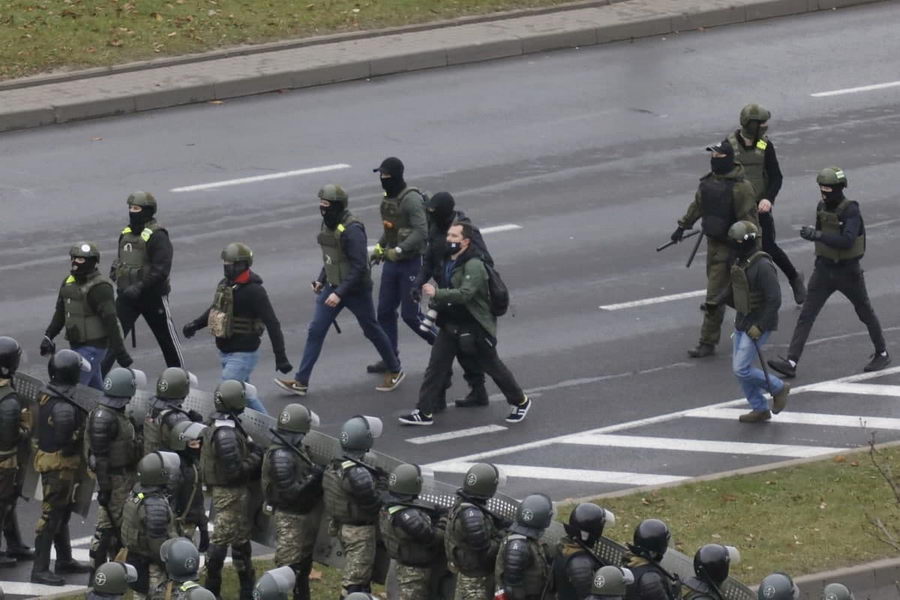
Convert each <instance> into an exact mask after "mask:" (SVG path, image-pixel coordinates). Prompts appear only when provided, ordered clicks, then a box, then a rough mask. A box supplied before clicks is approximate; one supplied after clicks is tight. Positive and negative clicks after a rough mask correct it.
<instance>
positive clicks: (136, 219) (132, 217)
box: [128, 212, 147, 233]
mask: <svg viewBox="0 0 900 600" xmlns="http://www.w3.org/2000/svg"><path fill="white" fill-rule="evenodd" d="M146 222H147V219H146V215H144V213H143V212H138V213H133V212H130V213H128V226H129V227H131V231H133V232H135V233H137V232H139V231H143V229H144V223H146Z"/></svg>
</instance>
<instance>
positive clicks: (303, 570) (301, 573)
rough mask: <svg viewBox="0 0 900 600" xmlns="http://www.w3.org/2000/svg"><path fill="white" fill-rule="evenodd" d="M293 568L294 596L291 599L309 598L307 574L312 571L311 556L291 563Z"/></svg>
mask: <svg viewBox="0 0 900 600" xmlns="http://www.w3.org/2000/svg"><path fill="white" fill-rule="evenodd" d="M291 568H292V569H293V570H294V576H295V579H294V598H293V600H310V599H311V598H312V597H311V596H310V593H309V574H310V573H311V572H312V557H311V556H310V557H308V558H306V559H304V560H302V561H301V562H299V563H295V564H293V565H291Z"/></svg>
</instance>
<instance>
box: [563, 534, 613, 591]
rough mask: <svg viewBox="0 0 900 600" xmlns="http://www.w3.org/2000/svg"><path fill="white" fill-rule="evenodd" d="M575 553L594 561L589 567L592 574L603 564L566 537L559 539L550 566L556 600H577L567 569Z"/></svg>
mask: <svg viewBox="0 0 900 600" xmlns="http://www.w3.org/2000/svg"><path fill="white" fill-rule="evenodd" d="M575 555H583V556H587V557H590V559H591V561H592V562H593V563H594V567H593V568H592V569H591V575H593V573H594V571H596V570H597V569H599V568H600V567H602V566H603V565H602V564H600V563H599V562H597V560H595V559H594V557H592V556H591V555H590V554H589V553H588V552H587V551H585V550H584V548H582V547H581V546H578V545H576V544H573V543H572V542H571V541H568V540H567V539H566V538H563V539H561V540H560V541H559V543H558V544H557V547H556V558H555V559H554V560H553V566H552V569H553V582H554V583H555V585H556V597H557V599H558V600H579V598H578V595H577V592H576V590H575V586H574V585H573V584H572V582H571V580H570V579H569V573H568V571H567V567H568V564H569V561H570V560H571V559H572V557H573V556H575ZM588 587H590V580H588Z"/></svg>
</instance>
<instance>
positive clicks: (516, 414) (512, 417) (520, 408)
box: [506, 396, 531, 423]
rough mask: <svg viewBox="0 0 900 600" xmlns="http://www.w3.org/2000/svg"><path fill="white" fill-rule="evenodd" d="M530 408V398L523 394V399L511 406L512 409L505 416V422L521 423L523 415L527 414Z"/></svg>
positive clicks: (523, 418)
mask: <svg viewBox="0 0 900 600" xmlns="http://www.w3.org/2000/svg"><path fill="white" fill-rule="evenodd" d="M529 410H531V400H530V399H529V398H528V396H525V399H524V400H522V402H520V403H519V404H517V405H516V406H513V409H512V411H511V412H510V413H509V416H507V417H506V422H507V423H521V422H522V421H524V420H525V415H527V414H528V411H529Z"/></svg>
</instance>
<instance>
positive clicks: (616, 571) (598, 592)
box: [591, 565, 634, 596]
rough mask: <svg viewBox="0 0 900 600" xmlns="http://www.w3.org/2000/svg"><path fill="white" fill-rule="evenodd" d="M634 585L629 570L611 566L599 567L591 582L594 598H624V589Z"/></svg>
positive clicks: (632, 576)
mask: <svg viewBox="0 0 900 600" xmlns="http://www.w3.org/2000/svg"><path fill="white" fill-rule="evenodd" d="M632 583H634V574H633V573H632V572H631V571H630V570H629V569H624V568H620V567H614V566H611V565H608V566H605V567H600V568H599V569H597V570H596V571H595V572H594V579H593V581H591V594H592V595H594V596H624V595H625V588H627V587H628V586H629V585H631V584H632Z"/></svg>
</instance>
